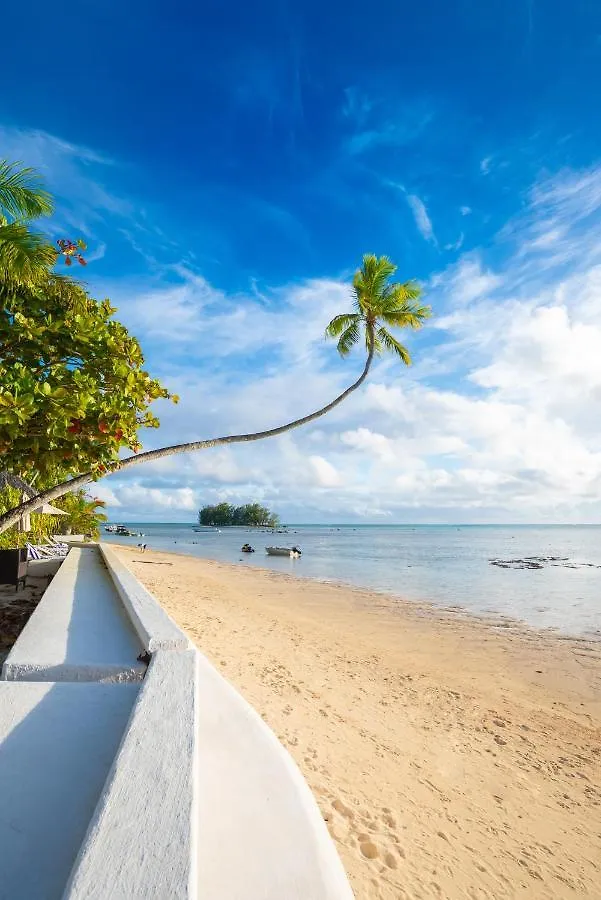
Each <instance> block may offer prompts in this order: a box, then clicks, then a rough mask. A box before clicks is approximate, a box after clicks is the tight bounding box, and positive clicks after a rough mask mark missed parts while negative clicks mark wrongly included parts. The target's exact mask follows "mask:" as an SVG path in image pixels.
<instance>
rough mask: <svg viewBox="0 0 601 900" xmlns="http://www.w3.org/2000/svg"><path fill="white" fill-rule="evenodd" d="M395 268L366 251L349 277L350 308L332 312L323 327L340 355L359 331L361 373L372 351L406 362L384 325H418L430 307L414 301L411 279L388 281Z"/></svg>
mask: <svg viewBox="0 0 601 900" xmlns="http://www.w3.org/2000/svg"><path fill="white" fill-rule="evenodd" d="M395 272H396V266H395V265H394V263H392V262H391V261H390V260H389V259H388V257H386V256H380V257H378V256H374V255H373V254H371V253H370V254H366V255H365V256H364V257H363V265H362V266H361V268H360V269H358V270H357V272H356V273H355V277H354V278H353V293H354V295H355V297H354V300H353V307H354V312H352V313H343V314H342V315H340V316H335V317H334V318H333V319H332V321H331V322H330V324H329V325H328V327H327V328H326V335H327V336H328V337H332V338H338V352H339V353H340V355H341V356H347V354H348V353H349V352H350V350H351V349H352V347H354V345H355V344H356V343H357V342H358V341H359V339H360V337H361V332H362V331H363V333H364V338H365V346H366V348H367V363H366V366H365V371H364V377H365V376H366V375H367V372H368V371H369V368H370V366H371V363H372V361H373V357H374V354H376V353H382V352H383V351H387V352H389V353H393V354H395V355H396V356H398V357H399V358H400V359H401V361H402V362H403V363H405V365H406V366H410V365H411V356H410V355H409V351H408V350H407V348H406V347H404V346H403V344H400V343H399V342H398V341H397V339H396V338H395V337H394V336H393V335H392V334H391V333H390V331H389V330H388V328H386V327H385V326H386V325H388V326H389V327H391V328H421V326H422V325H423V323H424V321H425V320H426V319H427V318H428V317H429V315H430V307H429V306H420V305H419V304H418V302H417V301H418V300H419V298H420V296H421V288H420V287H419V285H418V284H417V283H416V282H415V281H405V282H402V283H399V282H395V283H393V284H390V283H389V278H390V277H391V276H392V275H394V273H395ZM357 387H358V384H357ZM353 390H354V386H353Z"/></svg>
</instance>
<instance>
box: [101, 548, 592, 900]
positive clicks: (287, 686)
mask: <svg viewBox="0 0 601 900" xmlns="http://www.w3.org/2000/svg"><path fill="white" fill-rule="evenodd" d="M115 549H117V552H118V553H119V554H120V555H121V556H122V558H123V559H124V561H125V562H126V563H127V564H128V565H129V566H130V568H131V569H132V571H133V572H135V574H136V575H137V577H138V578H140V580H141V581H142V582H143V583H144V584H146V585H147V587H148V588H149V589H150V590H151V591H152V592H153V593H154V594H155V595H156V597H157V598H158V599H159V600H160V601H161V602H162V604H163V605H164V607H165V608H166V610H167V611H168V612H169V614H170V615H171V616H172V617H173V618H174V619H175V620H176V621H177V622H178V624H179V625H180V626H181V627H183V628H184V629H185V630H186V631H187V632H188V634H189V635H190V637H191V638H192V639H193V640H194V641H195V642H196V644H197V646H198V647H199V648H200V649H201V650H202V652H203V653H205V654H206V656H208V657H209V659H211V661H212V662H213V663H214V664H215V665H216V666H217V668H218V669H220V671H221V672H222V673H223V675H224V676H225V677H226V678H228V679H229V680H230V681H231V682H232V683H233V684H234V685H235V686H236V687H237V688H238V689H239V690H240V691H241V692H242V694H244V696H245V697H246V698H247V700H248V701H249V702H250V703H252V704H253V706H254V707H255V708H256V709H257V710H258V711H259V712H260V714H261V715H262V716H263V718H264V719H265V721H266V722H267V723H268V724H269V725H270V726H271V728H272V729H273V730H274V731H275V733H276V734H277V735H278V736H279V738H280V740H281V741H282V743H283V744H284V745H285V746H286V747H287V748H288V750H289V751H290V753H291V754H292V756H293V757H294V759H295V760H296V762H297V763H298V765H299V767H300V769H301V771H302V772H303V773H304V775H305V777H306V778H307V780H308V782H309V784H310V785H311V788H312V790H313V792H314V794H315V796H316V798H317V800H318V803H319V806H320V808H321V810H322V812H323V815H324V818H325V819H326V821H327V822H328V826H329V828H330V832H331V834H332V836H333V837H334V839H335V841H336V844H337V847H338V850H339V852H340V855H341V857H342V860H343V862H344V865H345V867H346V869H347V872H348V873H349V877H350V879H351V883H352V886H353V889H354V891H355V894H356V896H357V897H358V898H386V900H389V898H390V900H392V898H395V900H396V898H431V897H432V898H449V900H463V898H471V900H483V898H550V897H553V898H556V897H561V898H563V897H566V898H567V897H570V898H574V897H594V898H600V897H601V644H599V643H594V642H589V641H584V640H572V639H565V638H560V637H558V636H555V635H553V634H550V633H544V632H536V631H533V630H528V629H525V628H522V627H520V626H519V625H517V624H515V623H513V622H510V621H507V620H505V621H503V620H495V621H488V622H486V621H480V620H477V619H472V618H469V617H467V616H465V615H463V614H462V613H460V612H459V611H455V610H447V611H445V612H442V613H441V612H440V611H436V610H434V609H432V608H430V607H428V606H427V605H425V604H424V605H421V606H420V605H417V604H414V603H407V602H403V601H401V600H398V599H396V598H392V597H387V596H384V595H382V594H378V593H375V592H372V591H365V590H354V589H352V588H346V587H342V586H336V585H329V584H322V583H319V582H315V581H309V580H305V579H298V578H292V577H289V576H285V575H279V574H275V573H273V572H270V571H267V570H261V569H255V568H253V569H250V568H247V567H243V566H229V565H225V564H222V563H216V562H211V561H207V560H201V559H197V558H194V557H186V556H180V555H175V554H168V553H154V552H147V553H145V554H141V553H140V551H139V550H136V549H130V548H123V547H122V546H120V547H115ZM308 900H309V898H308Z"/></svg>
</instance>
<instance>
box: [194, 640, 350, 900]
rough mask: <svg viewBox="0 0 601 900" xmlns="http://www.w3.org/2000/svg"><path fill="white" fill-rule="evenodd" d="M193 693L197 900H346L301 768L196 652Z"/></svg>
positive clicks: (346, 892)
mask: <svg viewBox="0 0 601 900" xmlns="http://www.w3.org/2000/svg"><path fill="white" fill-rule="evenodd" d="M198 698H199V707H198V720H199V721H198V739H197V747H198V763H197V765H198V768H197V773H198V789H197V795H198V806H197V808H198V845H197V852H198V895H197V897H198V900H352V897H353V893H352V891H351V888H350V885H349V882H348V880H347V877H346V873H345V871H344V868H343V866H342V863H341V862H340V858H339V856H338V853H337V852H336V848H335V846H334V844H333V841H332V839H331V837H330V834H329V832H328V830H327V827H326V825H325V822H324V821H323V817H322V815H321V813H320V811H319V808H318V806H317V803H316V801H315V798H314V797H313V794H312V793H311V791H310V789H309V786H308V784H307V782H306V781H305V779H304V778H303V776H302V774H301V772H300V771H299V769H298V768H297V766H296V764H295V763H294V761H293V760H292V758H291V757H290V755H289V754H288V752H287V751H286V750H285V748H284V747H283V746H282V744H281V743H280V742H279V741H278V739H277V738H276V736H275V735H274V733H273V732H272V731H271V730H270V729H269V728H268V727H267V725H266V724H265V723H264V722H263V720H262V719H261V717H260V716H259V715H258V713H256V712H255V710H254V709H253V708H252V707H251V706H250V705H249V704H248V703H247V702H246V701H245V700H244V699H243V698H242V697H241V696H240V694H238V693H237V691H236V690H235V689H234V688H233V687H232V686H231V685H230V684H229V683H228V682H227V681H226V680H225V679H224V678H222V676H221V675H220V674H219V672H217V670H216V669H215V668H214V667H213V666H212V665H211V664H210V663H209V662H208V660H207V659H205V657H203V656H202V654H199V692H198Z"/></svg>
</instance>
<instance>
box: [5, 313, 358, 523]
mask: <svg viewBox="0 0 601 900" xmlns="http://www.w3.org/2000/svg"><path fill="white" fill-rule="evenodd" d="M368 341H369V352H368V354H367V359H366V361H365V366H364V367H363V371H362V372H361V375H360V376H359V378H357V380H356V381H354V382H353V384H351V385H350V387H348V388H347V389H346V390H345V391H343V392H342V393H341V394H339V395H338V396H337V397H336V398H335V399H334V400H332V402H331V403H328V404H326V406H322V407H321V409H318V410H316V411H315V412H312V413H309V415H307V416H302V417H301V418H300V419H294V421H292V422H288V423H287V424H286V425H279V426H278V427H277V428H269V429H267V431H256V432H253V433H251V434H229V435H226V436H225V437H218V438H210V439H209V440H206V441H190V442H189V443H187V444H174V445H173V446H171V447H160V448H159V449H158V450H147V451H146V453H139V454H137V455H136V456H129V457H128V458H127V459H124V460H123V461H122V462H121V463H119V464H118V465H116V466H115V468H114V469H113V470H112V472H109V473H107V474H110V475H112V474H114V473H115V472H122V471H123V470H124V469H127V468H129V467H130V466H136V465H139V464H140V463H143V462H149V461H150V460H153V459H163V458H164V457H166V456H173V455H175V454H176V453H188V452H189V451H190V450H208V449H209V448H210V447H221V446H223V445H224V444H243V443H246V442H247V441H262V440H263V439H264V438H270V437H276V436H277V435H278V434H284V433H285V432H286V431H291V430H292V429H293V428H299V427H300V426H301V425H307V424H308V423H309V422H313V421H314V420H315V419H319V418H320V417H321V416H325V414H326V413H328V412H330V410H332V409H334V407H336V406H338V405H339V404H340V403H342V401H343V400H346V398H347V397H348V396H349V394H352V393H353V391H356V390H357V388H359V387H361V385H362V384H363V382H364V381H365V379H366V378H367V375H368V373H369V370H370V368H371V364H372V362H373V358H374V351H375V346H374V334H373V330H371V329H370V330H369V336H368ZM93 480H94V479H93V476H92V473H91V472H86V473H84V474H83V475H77V476H76V477H75V478H71V479H70V480H69V481H63V482H62V483H61V484H57V485H55V486H54V487H52V488H48V490H46V491H42V492H41V493H39V494H37V495H36V496H35V497H32V498H31V500H27V502H26V503H22V504H21V505H20V506H15V507H14V508H13V509H9V510H8V512H6V513H4V515H2V516H0V534H2V532H4V531H6V530H7V529H8V528H10V527H11V525H14V524H15V523H16V522H18V520H19V519H20V518H21V516H24V515H26V514H27V513H31V512H33V511H34V510H36V509H38V508H39V507H40V506H41V505H42V503H50V501H51V500H56V499H57V498H58V497H62V496H63V494H66V493H67V492H68V491H72V490H76V489H77V488H81V487H84V486H85V485H86V484H89V483H90V482H91V481H93Z"/></svg>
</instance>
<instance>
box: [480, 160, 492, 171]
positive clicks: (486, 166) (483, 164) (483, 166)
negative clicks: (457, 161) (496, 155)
mask: <svg viewBox="0 0 601 900" xmlns="http://www.w3.org/2000/svg"><path fill="white" fill-rule="evenodd" d="M491 163H492V156H485V157H484V159H481V160H480V171H481V172H482V174H483V175H488V173H489V172H490V166H491Z"/></svg>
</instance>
